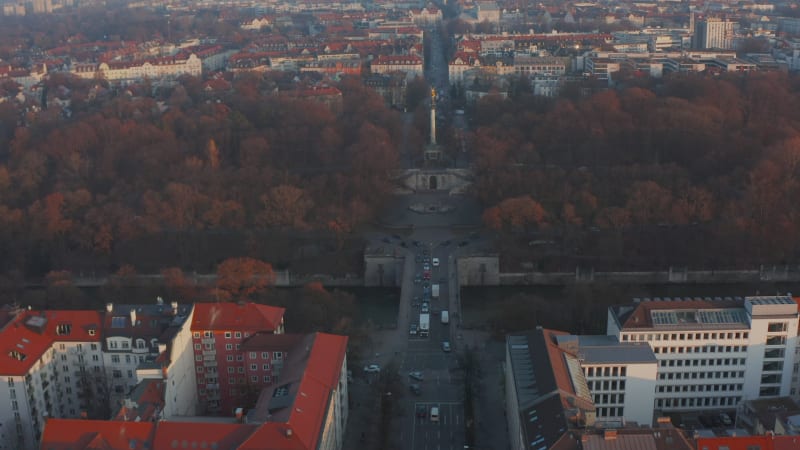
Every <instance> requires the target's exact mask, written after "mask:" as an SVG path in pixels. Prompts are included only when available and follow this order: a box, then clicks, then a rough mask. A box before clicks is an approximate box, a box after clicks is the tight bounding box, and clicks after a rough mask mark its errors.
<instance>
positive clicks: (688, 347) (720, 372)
mask: <svg viewBox="0 0 800 450" xmlns="http://www.w3.org/2000/svg"><path fill="white" fill-rule="evenodd" d="M797 328H798V305H797V303H796V302H795V300H794V299H792V298H791V297H789V296H760V297H746V298H744V299H741V298H726V299H721V298H716V299H711V298H705V299H699V298H698V299H689V298H686V299H652V300H651V299H644V300H638V301H637V300H635V301H634V303H633V304H631V305H624V306H614V307H611V308H609V313H608V329H607V334H608V335H609V336H614V337H616V338H617V339H618V340H619V341H620V342H623V343H625V342H633V343H647V344H648V345H649V346H650V347H651V348H652V350H653V353H654V354H655V357H656V359H657V360H658V378H657V381H656V386H655V388H656V391H655V405H654V406H655V408H656V409H658V410H661V411H665V412H669V411H691V410H704V409H720V408H730V409H733V408H735V407H736V405H738V404H739V403H740V402H741V401H742V400H751V399H755V398H762V397H777V396H785V395H790V394H791V395H796V394H797V378H796V377H797V355H796V348H797ZM793 376H794V377H795V378H794V379H793V378H792V377H793Z"/></svg>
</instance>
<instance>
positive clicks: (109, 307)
mask: <svg viewBox="0 0 800 450" xmlns="http://www.w3.org/2000/svg"><path fill="white" fill-rule="evenodd" d="M113 311H114V304H113V303H111V302H108V303H106V312H113Z"/></svg>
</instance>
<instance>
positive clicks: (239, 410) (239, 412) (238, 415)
mask: <svg viewBox="0 0 800 450" xmlns="http://www.w3.org/2000/svg"><path fill="white" fill-rule="evenodd" d="M243 417H244V409H242V408H236V421H237V422H239V423H242V418H243Z"/></svg>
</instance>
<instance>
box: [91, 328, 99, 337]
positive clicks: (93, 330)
mask: <svg viewBox="0 0 800 450" xmlns="http://www.w3.org/2000/svg"><path fill="white" fill-rule="evenodd" d="M95 334H97V330H95V329H94V328H89V336H94V335H95Z"/></svg>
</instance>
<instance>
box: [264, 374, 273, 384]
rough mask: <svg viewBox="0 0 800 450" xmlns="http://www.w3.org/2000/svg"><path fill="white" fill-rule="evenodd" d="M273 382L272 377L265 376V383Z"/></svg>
mask: <svg viewBox="0 0 800 450" xmlns="http://www.w3.org/2000/svg"><path fill="white" fill-rule="evenodd" d="M271 380H272V377H270V376H269V375H264V383H269V382H270V381H271Z"/></svg>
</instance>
